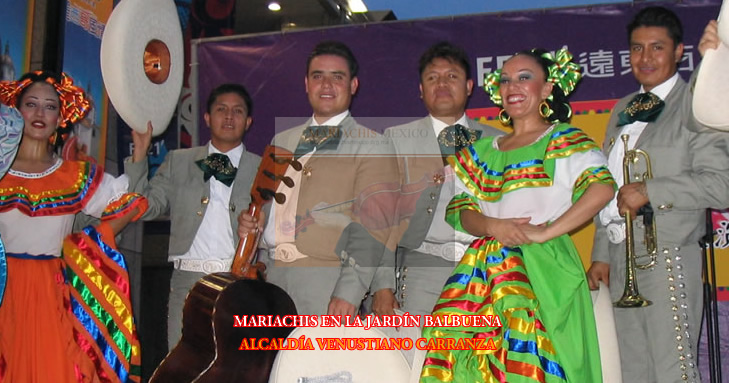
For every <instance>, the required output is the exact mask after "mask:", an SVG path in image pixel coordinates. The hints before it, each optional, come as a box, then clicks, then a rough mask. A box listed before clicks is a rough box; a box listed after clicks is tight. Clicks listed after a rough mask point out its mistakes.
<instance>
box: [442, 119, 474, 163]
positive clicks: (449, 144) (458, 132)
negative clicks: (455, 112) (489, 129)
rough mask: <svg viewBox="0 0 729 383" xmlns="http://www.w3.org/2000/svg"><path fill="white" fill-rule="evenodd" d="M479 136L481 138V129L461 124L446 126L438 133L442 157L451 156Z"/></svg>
mask: <svg viewBox="0 0 729 383" xmlns="http://www.w3.org/2000/svg"><path fill="white" fill-rule="evenodd" d="M479 138H481V131H478V130H473V129H468V128H466V127H465V126H463V125H461V124H455V125H450V126H447V127H446V128H445V129H443V130H441V131H440V133H439V134H438V146H440V153H441V155H442V156H443V157H444V158H445V157H448V156H452V155H454V154H456V152H458V151H460V150H461V149H463V148H465V147H467V146H469V145H471V144H473V143H474V142H476V140H478V139H479Z"/></svg>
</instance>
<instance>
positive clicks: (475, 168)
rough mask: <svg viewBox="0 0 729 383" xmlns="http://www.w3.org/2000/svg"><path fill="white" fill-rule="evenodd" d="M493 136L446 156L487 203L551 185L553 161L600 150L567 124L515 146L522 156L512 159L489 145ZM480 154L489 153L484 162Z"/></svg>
mask: <svg viewBox="0 0 729 383" xmlns="http://www.w3.org/2000/svg"><path fill="white" fill-rule="evenodd" d="M494 139H495V137H487V138H485V139H483V140H479V141H477V142H475V143H474V144H473V145H471V146H469V147H467V148H465V149H463V150H461V151H460V152H458V153H456V155H455V156H452V157H449V158H448V161H449V163H450V164H451V166H453V168H454V170H455V172H456V175H457V176H458V177H459V178H460V179H461V180H463V181H464V183H465V184H466V186H467V187H468V189H469V190H470V191H471V193H472V194H473V196H474V197H476V198H478V199H480V200H484V201H488V202H495V201H498V200H500V199H501V197H502V196H503V195H504V194H506V193H509V192H511V191H514V190H518V189H521V188H525V187H527V188H534V187H547V186H551V185H552V180H553V179H554V161H555V160H557V159H560V158H565V157H569V156H571V155H573V154H575V153H581V152H588V151H592V150H595V151H599V150H600V148H599V147H598V146H597V144H596V143H595V142H594V141H593V140H592V139H591V138H590V137H589V136H587V135H586V134H585V133H584V132H583V131H582V130H580V129H578V128H575V127H572V126H570V125H568V124H559V125H557V126H555V127H554V128H553V130H552V131H551V133H549V135H548V136H547V137H545V138H543V139H541V140H540V141H539V142H537V143H535V144H533V145H530V146H529V147H528V148H523V149H519V150H520V152H523V155H521V156H520V157H519V158H520V160H518V161H515V162H511V161H512V160H513V157H512V155H513V154H512V153H508V152H507V153H502V152H497V151H495V150H493V149H492V148H491V146H492V145H493V140H494ZM481 153H489V158H488V163H487V162H486V160H485V159H482V158H481V157H480V154H481ZM605 172H607V170H606V169H605ZM607 174H609V173H607Z"/></svg>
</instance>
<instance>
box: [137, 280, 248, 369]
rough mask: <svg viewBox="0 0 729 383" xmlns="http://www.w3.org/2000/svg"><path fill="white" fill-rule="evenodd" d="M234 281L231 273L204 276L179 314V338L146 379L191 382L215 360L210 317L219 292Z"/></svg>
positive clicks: (192, 290)
mask: <svg viewBox="0 0 729 383" xmlns="http://www.w3.org/2000/svg"><path fill="white" fill-rule="evenodd" d="M236 280H237V278H235V277H233V276H232V275H231V274H230V273H215V274H210V275H206V276H204V277H203V278H202V279H200V280H199V281H197V283H195V286H193V287H192V289H191V290H190V292H189V293H188V294H187V298H186V299H185V306H184V308H183V310H182V337H181V338H180V341H179V342H178V343H177V345H175V347H174V348H173V349H172V350H170V352H169V353H168V354H167V356H166V357H165V358H164V360H162V363H160V365H159V366H158V367H157V369H156V370H155V371H154V374H153V375H152V377H151V378H150V379H149V382H150V383H153V382H159V383H164V382H192V381H194V380H195V379H196V378H197V377H198V376H199V375H200V374H201V373H202V372H203V371H205V369H207V368H208V366H210V364H211V363H212V362H213V360H214V359H215V337H214V332H213V323H212V320H211V318H212V315H213V310H214V309H215V303H216V302H217V300H218V297H219V296H220V294H221V292H222V291H223V290H224V289H225V288H226V287H227V286H228V285H230V284H231V283H233V282H235V281H236Z"/></svg>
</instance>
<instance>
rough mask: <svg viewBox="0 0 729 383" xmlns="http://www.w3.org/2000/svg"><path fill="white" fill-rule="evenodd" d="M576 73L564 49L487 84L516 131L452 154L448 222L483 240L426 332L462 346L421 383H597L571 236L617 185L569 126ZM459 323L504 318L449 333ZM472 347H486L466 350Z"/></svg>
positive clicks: (513, 65)
mask: <svg viewBox="0 0 729 383" xmlns="http://www.w3.org/2000/svg"><path fill="white" fill-rule="evenodd" d="M580 77H581V76H580V73H579V66H578V65H577V64H575V63H574V62H573V61H572V55H571V54H570V53H569V52H567V51H566V50H564V49H562V50H560V51H558V52H557V53H556V56H554V55H552V54H551V53H548V52H546V51H543V50H536V49H535V50H531V51H524V52H520V53H518V54H516V55H514V56H513V57H512V58H510V59H509V60H507V61H506V62H505V63H504V65H503V68H502V69H501V70H497V71H495V72H493V73H491V74H489V75H488V76H487V77H486V81H485V84H486V85H485V88H486V90H487V91H488V92H489V94H490V95H491V100H492V101H494V103H496V104H497V105H501V106H502V107H503V109H502V110H501V113H500V114H499V119H500V120H501V122H502V123H503V124H504V125H511V126H512V128H513V130H512V132H511V133H510V134H508V135H506V136H502V137H488V138H485V139H482V140H479V141H477V142H475V143H474V144H473V145H472V146H470V147H468V148H466V149H463V150H462V151H460V152H459V153H457V154H456V155H455V156H453V157H450V158H449V163H450V164H451V169H452V170H453V171H454V172H455V174H456V178H457V181H456V182H457V185H456V190H457V191H456V193H457V195H456V196H455V197H454V198H453V199H452V200H451V203H450V204H449V206H448V209H447V211H446V221H448V222H449V223H450V224H451V225H452V226H453V227H455V228H456V229H457V230H460V231H464V232H467V233H470V234H472V235H474V236H477V237H479V238H478V239H476V240H474V241H473V243H471V246H470V247H469V249H468V251H467V252H466V254H465V255H464V257H463V259H462V260H461V261H460V263H459V265H458V266H457V267H456V268H455V270H454V271H453V274H452V275H451V277H450V278H449V279H448V280H447V282H446V284H445V286H444V288H443V292H442V293H441V296H440V298H439V299H438V302H437V303H436V306H435V308H434V309H433V316H434V317H436V318H437V319H440V320H441V322H442V325H441V326H436V327H426V328H425V329H424V335H425V336H426V337H428V338H435V340H436V341H437V340H438V338H446V340H447V338H453V339H455V340H456V341H457V340H459V339H462V340H463V341H462V343H460V344H461V345H465V347H458V348H459V349H457V350H456V349H453V348H451V349H448V350H437V349H431V350H430V351H429V352H428V355H427V357H426V360H425V364H424V366H423V370H422V374H421V381H422V382H458V383H469V382H509V383H519V382H579V383H592V382H600V381H601V380H602V378H601V368H600V353H599V349H598V341H597V333H596V330H595V320H594V316H593V310H592V301H591V298H590V292H589V290H588V284H587V280H586V278H585V270H584V268H583V266H582V263H581V260H580V257H579V255H578V254H577V250H576V249H575V247H574V244H573V243H572V241H571V239H570V237H569V235H568V233H569V232H570V231H572V230H574V229H576V228H578V227H579V226H580V225H582V224H583V223H585V222H587V221H588V220H590V219H591V218H592V217H594V215H595V214H597V212H598V211H599V210H600V209H601V208H602V207H604V206H605V204H606V203H607V202H608V201H609V200H610V199H611V198H612V196H613V194H614V188H615V182H614V181H613V178H612V176H611V175H610V173H609V172H608V170H607V168H606V163H607V160H606V159H605V157H604V156H603V155H602V154H601V152H600V149H599V147H598V146H597V145H596V144H595V142H594V141H593V140H592V139H590V137H588V136H587V135H586V134H585V133H584V132H582V131H581V130H580V129H578V128H575V127H573V126H570V125H569V124H567V123H566V122H567V121H568V120H569V118H570V117H571V114H572V111H571V108H570V106H569V103H568V102H567V100H566V96H567V95H568V94H569V93H570V92H571V91H572V90H573V89H574V87H575V85H576V83H577V82H578V81H579V79H580ZM459 192H460V194H458V193H459ZM464 315H493V316H498V319H499V320H498V321H496V320H494V321H492V323H491V324H492V326H480V327H462V326H460V327H457V326H451V325H450V324H451V323H452V322H453V321H452V319H453V318H451V316H464ZM461 319H462V318H461ZM448 320H450V322H448ZM499 324H500V325H501V326H499ZM466 339H468V340H469V342H464V341H465V340H466ZM474 339H475V340H479V339H483V340H484V342H483V343H481V344H482V345H487V346H488V345H490V346H491V347H487V346H485V347H473V346H474V345H477V344H479V342H477V341H474ZM489 340H491V341H492V343H489ZM432 344H437V342H433V343H432ZM456 344H458V343H456Z"/></svg>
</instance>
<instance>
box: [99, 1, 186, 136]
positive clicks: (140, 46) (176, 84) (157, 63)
mask: <svg viewBox="0 0 729 383" xmlns="http://www.w3.org/2000/svg"><path fill="white" fill-rule="evenodd" d="M183 65H184V52H183V46H182V29H181V27H180V21H179V17H178V16H177V9H176V8H175V4H174V1H173V0H122V1H121V2H120V3H119V5H117V6H116V8H114V10H113V11H112V13H111V17H110V18H109V21H108V22H107V24H106V28H105V29H104V35H103V36H102V38H101V74H102V76H103V78H104V85H105V86H106V91H107V93H108V94H109V99H110V100H111V103H112V104H113V105H114V108H115V109H116V111H117V112H118V113H119V115H120V116H121V118H122V119H124V122H126V123H127V125H129V126H130V127H131V128H132V129H134V130H136V131H138V132H141V133H144V132H146V131H147V121H152V125H153V126H154V131H153V135H155V136H157V135H160V134H162V133H163V132H164V131H165V129H167V125H168V124H169V122H170V119H171V118H172V115H173V113H174V112H175V108H176V106H177V101H178V98H179V97H180V92H181V90H182V76H183V73H184V71H183V69H184V68H183Z"/></svg>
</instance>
